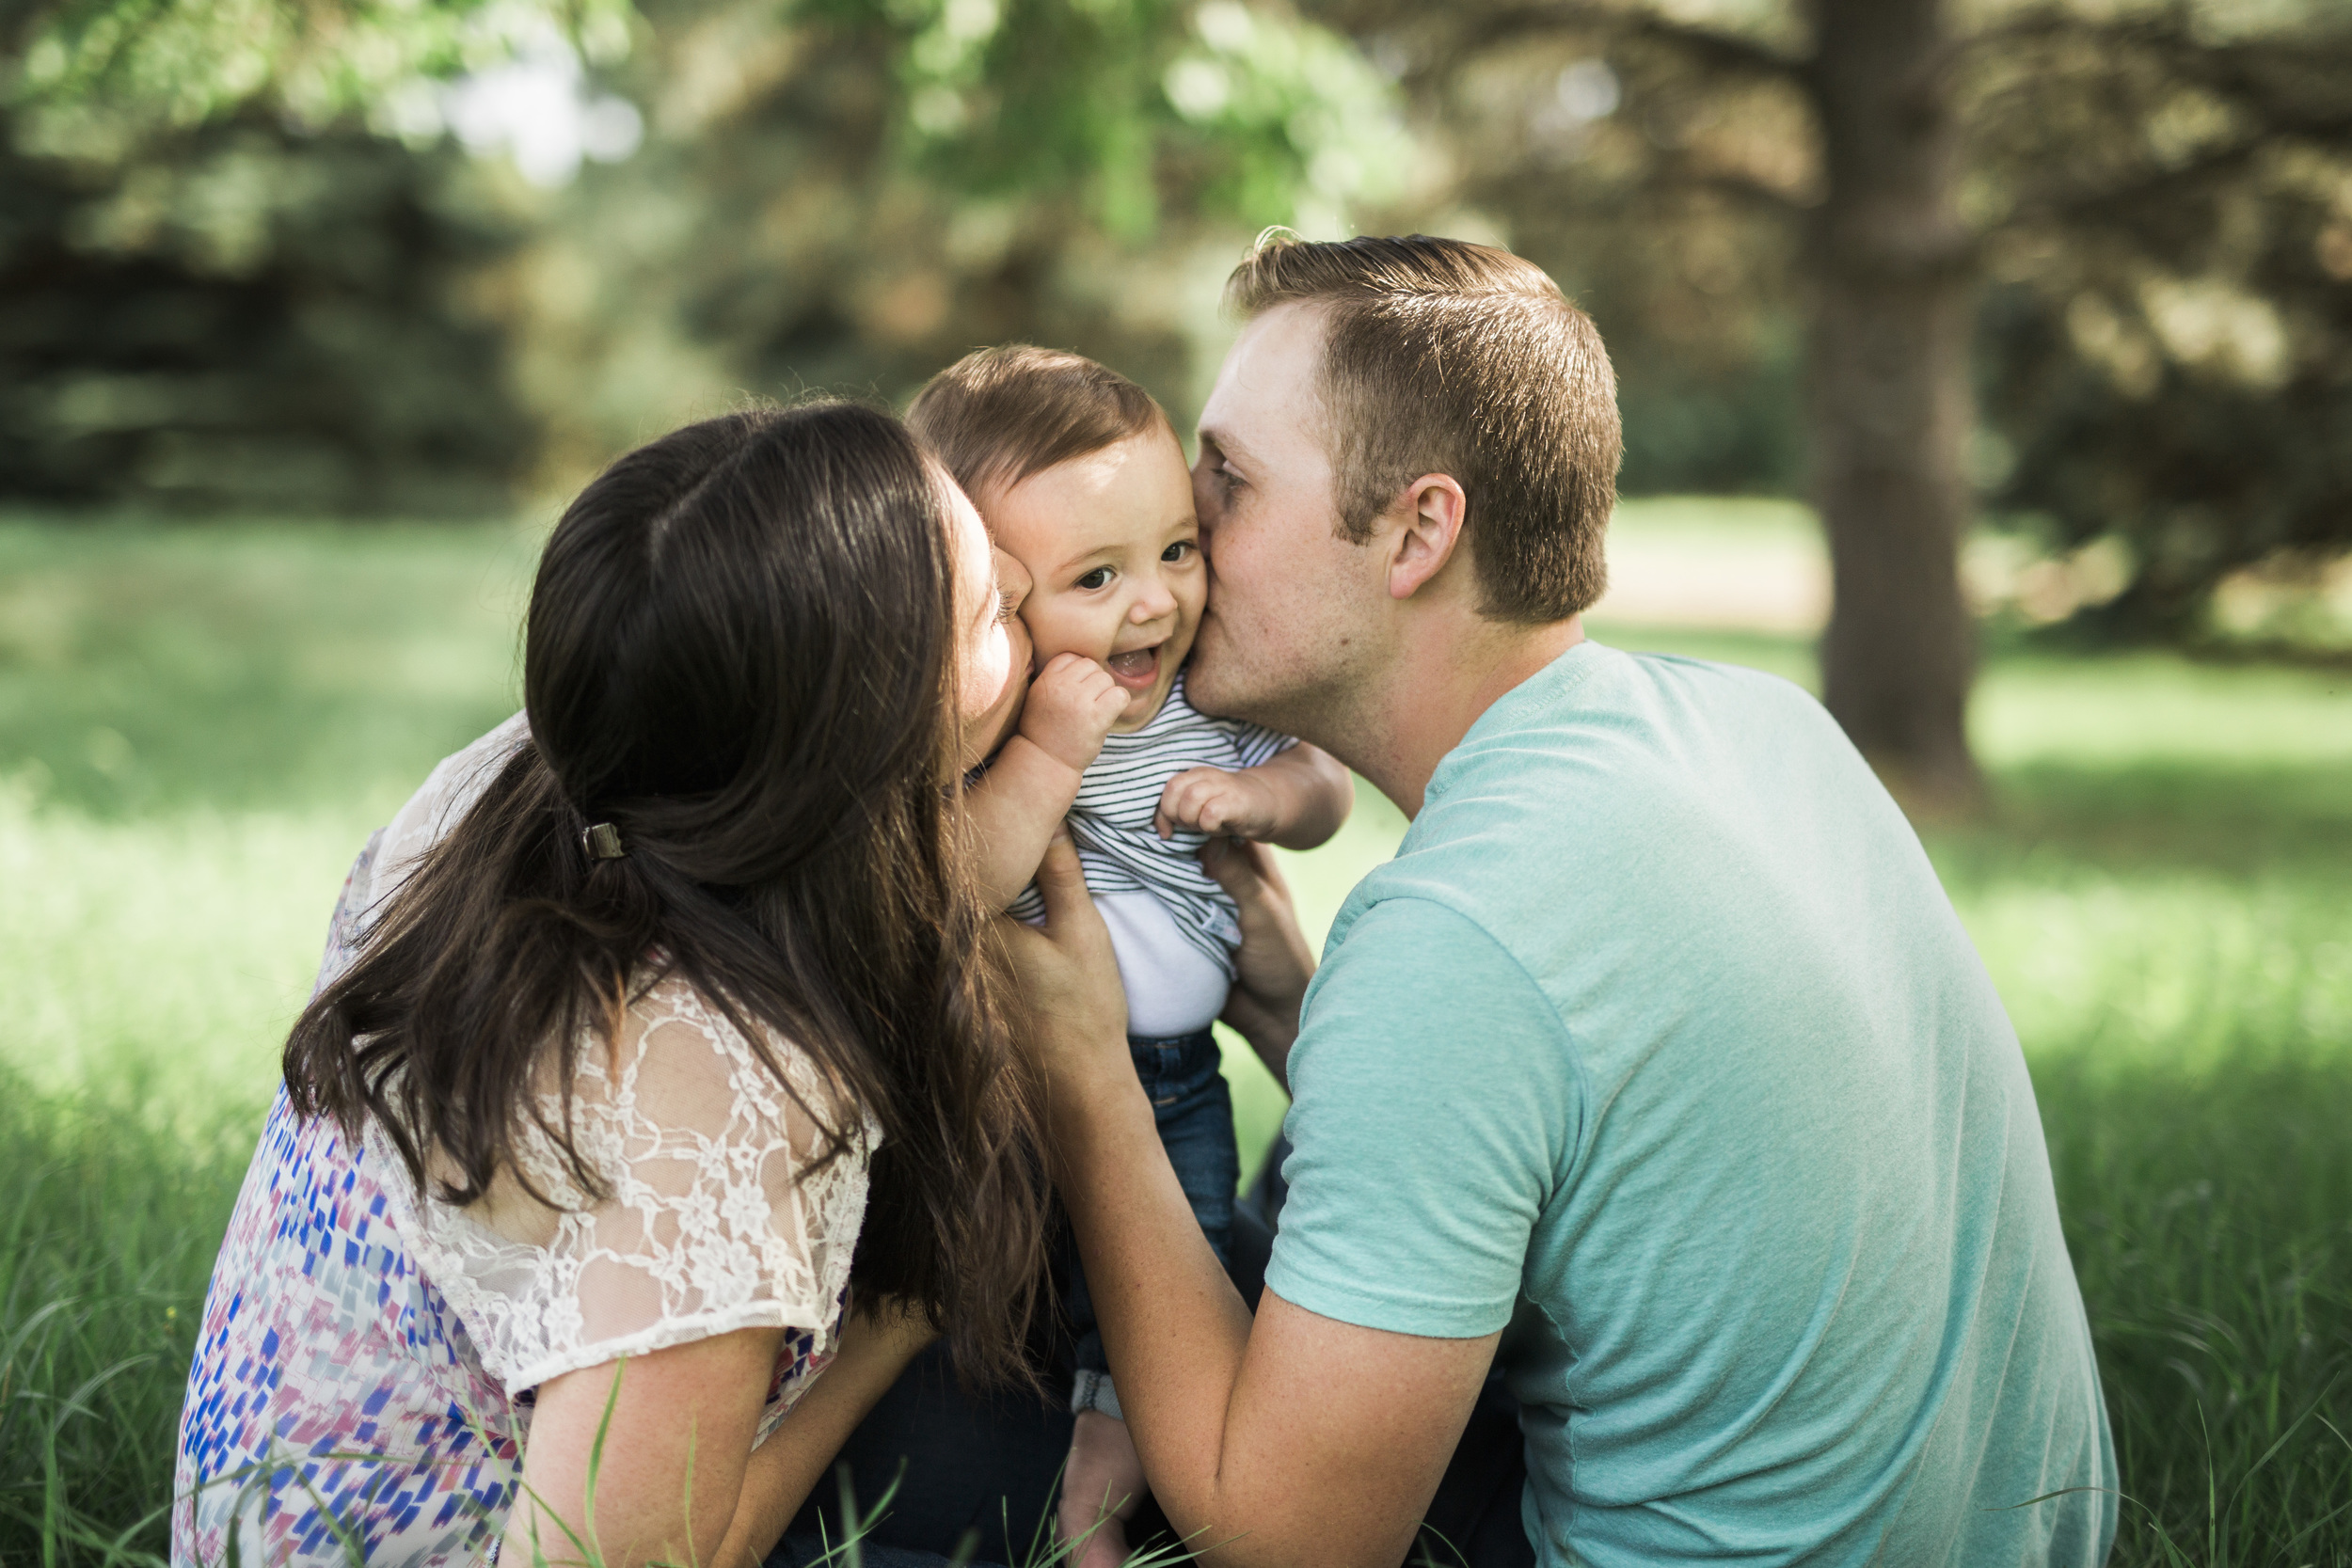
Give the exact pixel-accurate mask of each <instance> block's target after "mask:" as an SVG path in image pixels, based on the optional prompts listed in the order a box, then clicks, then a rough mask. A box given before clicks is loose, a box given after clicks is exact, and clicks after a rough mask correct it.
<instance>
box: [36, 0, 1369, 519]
mask: <svg viewBox="0 0 2352 1568" xmlns="http://www.w3.org/2000/svg"><path fill="white" fill-rule="evenodd" d="M260 9H262V10H266V11H267V12H268V16H267V17H266V18H265V19H257V18H256V16H254V15H250V14H247V9H246V8H245V7H242V6H237V5H230V6H222V7H206V6H199V5H196V4H194V3H192V0H59V3H58V4H56V5H54V6H51V7H49V8H46V9H45V10H42V11H40V12H39V13H38V15H37V18H36V23H35V24H32V25H30V26H29V27H27V28H26V29H25V30H24V34H23V37H24V40H27V41H24V43H23V44H22V45H21V47H19V49H18V50H17V54H16V57H18V58H20V59H21V60H23V61H24V62H25V64H24V68H23V69H22V70H21V71H19V72H18V77H17V83H16V95H15V96H16V102H17V103H19V104H20V105H21V106H22V111H23V112H24V113H25V114H28V115H35V114H37V115H38V116H40V118H41V120H42V123H44V124H45V125H48V126H51V127H54V128H59V129H56V131H54V133H53V135H54V136H55V137H65V136H71V135H78V136H81V137H82V138H84V139H85V140H87V139H90V138H92V137H93V136H97V135H116V136H118V137H122V136H128V135H147V136H150V137H152V136H155V135H163V134H177V135H186V134H188V133H185V132H172V131H171V130H170V128H171V127H175V126H181V125H184V124H189V123H194V124H196V125H198V126H199V127H203V126H209V125H212V124H215V123H216V122H217V120H218V117H219V116H221V115H223V114H226V113H240V114H244V115H246V116H248V117H250V116H252V115H254V114H255V113H256V112H257V111H262V110H266V111H267V112H268V113H270V114H272V115H275V116H276V117H278V119H283V120H287V121H290V122H291V123H292V124H294V126H296V127H301V126H308V125H316V124H330V125H343V124H348V123H349V121H350V119H351V117H352V116H353V115H354V114H355V113H356V112H361V111H364V112H365V113H366V114H367V115H369V116H370V117H372V118H373V119H374V120H375V121H376V122H377V123H378V124H379V125H385V126H389V127H392V128H396V129H398V130H400V131H401V132H402V133H403V134H404V135H407V136H409V137H410V139H411V140H417V139H419V138H420V137H421V138H422V139H423V140H425V141H429V140H430V139H431V138H432V136H433V135H434V134H435V133H436V131H437V127H438V126H439V125H440V124H441V123H442V122H444V121H446V120H447V119H448V118H449V117H448V115H447V112H446V111H447V108H448V104H447V102H446V95H444V96H443V98H441V99H438V100H437V99H436V98H435V97H434V96H433V94H432V93H431V92H429V91H427V92H424V93H422V94H420V92H419V91H418V88H419V87H420V85H421V82H422V80H423V75H422V74H421V73H431V72H436V71H444V72H445V71H460V70H479V69H483V68H485V67H492V66H494V63H495V62H496V61H498V60H499V59H501V58H503V57H505V56H506V55H511V54H513V53H514V52H516V51H517V50H522V51H530V50H533V49H537V50H544V49H545V48H546V47H547V42H548V40H549V39H554V40H561V42H562V43H564V44H567V45H568V46H569V47H570V48H571V49H573V50H575V51H577V53H578V55H582V56H585V57H587V58H588V59H589V60H590V62H591V63H592V65H595V66H596V69H597V71H598V73H599V77H600V79H601V80H602V81H603V82H604V83H605V84H607V85H609V86H612V87H619V88H620V89H621V90H623V91H625V92H626V93H627V94H628V96H629V98H630V99H632V100H633V101H634V102H635V103H638V104H641V105H643V107H644V115H645V132H646V135H645V143H644V148H643V150H642V151H640V152H639V153H638V154H637V156H635V157H634V158H633V159H631V160H629V161H628V163H627V164H625V165H624V166H619V167H613V168H604V169H592V170H589V171H587V173H586V174H585V175H584V177H583V178H581V179H580V181H579V182H577V183H576V184H575V185H573V186H572V187H571V188H570V189H569V190H567V191H565V192H564V193H563V194H561V195H560V196H558V197H555V198H551V199H550V202H549V204H548V209H547V212H546V214H545V221H544V222H542V223H539V224H537V225H536V226H534V228H533V229H532V232H531V234H530V236H529V238H528V242H527V243H524V244H520V245H516V246H514V247H512V248H511V249H510V250H508V251H506V252H504V253H501V254H497V255H493V256H490V257H488V258H486V259H485V264H483V265H480V266H477V267H476V268H475V269H474V270H473V272H472V273H471V274H470V275H469V278H470V281H469V296H470V298H471V299H472V301H473V302H474V303H475V304H476V305H478V306H479V307H480V308H482V309H486V310H487V311H489V312H490V313H491V314H492V315H493V316H494V317H496V318H497V319H499V320H501V322H503V323H504V324H505V325H507V327H508V328H509V337H508V341H507V350H508V363H507V369H508V370H509V372H511V374H512V378H513V380H514V382H515V384H516V388H518V390H519V394H520V395H521V396H522V397H523V399H524V400H525V401H526V402H527V403H528V404H530V405H531V407H532V411H533V412H534V414H535V415H536V416H537V418H538V419H539V420H540V421H541V423H542V431H543V435H544V436H545V439H544V440H543V441H542V442H541V443H540V444H539V449H540V450H539V456H538V463H537V467H536V469H535V477H536V478H537V480H538V481H539V483H540V484H541V485H542V486H543V487H545V488H548V489H558V488H565V487H568V485H569V484H570V483H573V482H575V481H576V480H577V479H578V478H579V477H580V474H581V472H582V471H583V470H584V469H586V468H589V467H594V466H595V465H596V463H599V462H601V461H602V460H603V459H604V458H605V457H606V456H608V455H609V454H610V452H611V451H612V450H613V448H614V447H615V446H617V445H620V444H624V443H626V442H628V441H631V440H635V439H639V438H642V436H644V434H645V433H646V431H647V430H648V429H651V428H659V427H660V425H663V424H666V423H669V422H671V421H673V420H676V419H679V418H684V417H690V416H691V415H693V414H696V413H702V412H708V411H709V410H710V409H711V408H712V407H714V406H716V405H719V404H723V403H725V402H729V401H732V400H733V399H734V398H737V397H739V396H740V395H741V393H742V390H743V389H745V388H754V389H758V390H763V391H772V390H786V391H789V390H791V389H793V388H798V387H803V386H808V385H811V384H815V385H824V386H833V387H836V388H850V389H855V388H867V389H870V390H873V391H878V392H882V393H884V394H887V395H898V394H900V393H903V392H905V391H907V390H910V389H911V388H912V387H913V385H914V383H915V382H916V381H917V380H919V378H920V377H921V375H923V374H924V373H927V372H929V371H930V370H932V369H935V368H936V367H937V366H938V364H940V363H941V362H942V361H943V360H944V359H945V358H947V357H951V356H953V355H955V354H957V353H961V351H962V350H963V349H964V348H966V347H968V346H970V345H972V344H973V343H976V342H979V341H993V340H1000V339H1005V338H1013V337H1035V338H1041V339H1043V340H1045V341H1056V342H1064V343H1069V344H1071V345H1072V346H1077V347H1082V348H1085V349H1087V350H1088V351H1089V352H1093V353H1096V354H1098V355H1100V356H1103V357H1104V358H1106V359H1108V360H1110V361H1112V362H1114V363H1118V364H1120V365H1121V367H1122V368H1124V369H1126V370H1128V371H1129V372H1131V373H1134V374H1136V375H1137V376H1138V377H1140V378H1142V379H1145V380H1147V381H1149V382H1150V383H1152V384H1153V385H1156V386H1160V387H1162V388H1173V389H1176V390H1177V392H1178V401H1179V406H1178V409H1177V412H1178V414H1179V416H1180V417H1181V416H1182V414H1183V412H1184V410H1183V407H1182V399H1183V397H1184V396H1185V395H1188V394H1189V391H1190V388H1189V387H1188V385H1187V384H1188V383H1189V382H1190V381H1191V380H1192V379H1193V377H1194V375H1195V373H1196V371H1197V365H1198V362H1199V361H1200V358H1201V357H1202V355H1201V353H1200V348H1201V346H1202V345H1201V344H1200V342H1198V341H1196V340H1198V339H1199V338H1200V335H1201V333H1202V331H1203V329H1204V325H1206V327H1207V329H1208V330H1211V331H1214V330H1215V326H1214V323H1215V321H1216V312H1215V306H1214V298H1215V281H1214V279H1211V278H1208V277H1205V272H1206V268H1205V267H1204V265H1203V256H1202V251H1203V249H1204V246H1205V245H1206V243H1207V242H1206V235H1207V234H1208V233H1209V231H1210V229H1211V226H1215V231H1216V241H1215V250H1216V262H1215V270H1216V273H1217V274H1218V275H1219V276H1221V273H1222V271H1223V268H1224V266H1225V265H1228V264H1230V262H1231V260H1232V255H1233V252H1234V251H1235V249H1236V248H1237V247H1236V245H1234V243H1233V235H1234V230H1235V229H1236V228H1238V227H1241V226H1243V225H1248V226H1251V227H1255V226H1263V225H1264V224H1267V223H1277V222H1289V223H1296V224H1299V225H1302V226H1305V227H1309V228H1311V229H1314V230H1323V231H1331V230H1338V229H1339V228H1340V227H1341V225H1342V223H1343V216H1342V214H1343V208H1344V207H1345V206H1346V205H1347V204H1348V203H1350V202H1351V201H1354V200H1356V199H1359V198H1361V197H1364V196H1366V195H1369V194H1377V192H1378V191H1379V190H1380V189H1382V188H1383V187H1384V186H1393V184H1394V183H1395V181H1396V178H1397V174H1398V171H1399V170H1400V169H1401V168H1402V167H1403V166H1404V165H1405V164H1406V162H1407V161H1408V155H1409V152H1410V145H1409V143H1408V142H1406V139H1405V137H1404V135H1403V132H1402V129H1401V126H1400V123H1399V120H1398V116H1397V113H1396V107H1395V93H1394V90H1393V88H1392V87H1391V84H1390V83H1389V82H1388V81H1387V80H1386V79H1385V78H1384V77H1382V76H1381V75H1380V74H1379V73H1378V72H1377V71H1375V70H1374V69H1373V68H1372V67H1371V66H1370V65H1369V64H1368V63H1367V62H1366V61H1365V59H1364V58H1363V57H1362V55H1360V54H1359V52H1358V51H1357V50H1356V49H1355V48H1354V46H1353V45H1351V44H1350V43H1349V42H1348V41H1346V40H1344V39H1343V38H1340V37H1337V36H1335V35H1333V34H1331V33H1329V32H1327V31H1326V30H1324V29H1322V28H1319V27H1315V26H1311V25H1306V24H1301V23H1299V22H1298V21H1297V20H1296V19H1295V17H1293V16H1290V15H1289V14H1287V13H1285V12H1282V11H1279V10H1278V9H1273V8H1254V9H1253V8H1249V7H1247V6H1244V5H1241V4H1237V3H1234V0H1210V3H1209V4H1206V5H1202V6H1199V7H1195V6H1193V5H1190V4H1177V3H1173V0H1086V3H1080V4H1073V3H1067V0H802V3H800V4H797V5H793V6H787V7H779V6H777V5H775V4H773V3H771V0H647V3H645V4H644V5H642V6H640V7H638V8H633V9H632V8H624V7H622V6H621V5H619V4H617V3H608V0H577V3H574V0H516V3H502V4H500V5H495V6H493V5H486V4H482V3H479V0H403V3H391V0H318V3H315V4H309V5H302V6H262V7H260ZM567 57H569V56H567ZM239 103H242V104H245V105H246V106H247V107H246V108H245V109H243V110H234V109H232V108H231V107H230V105H232V104H239ZM437 104H438V105H439V106H438V107H437ZM337 117H341V118H337Z"/></svg>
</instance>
